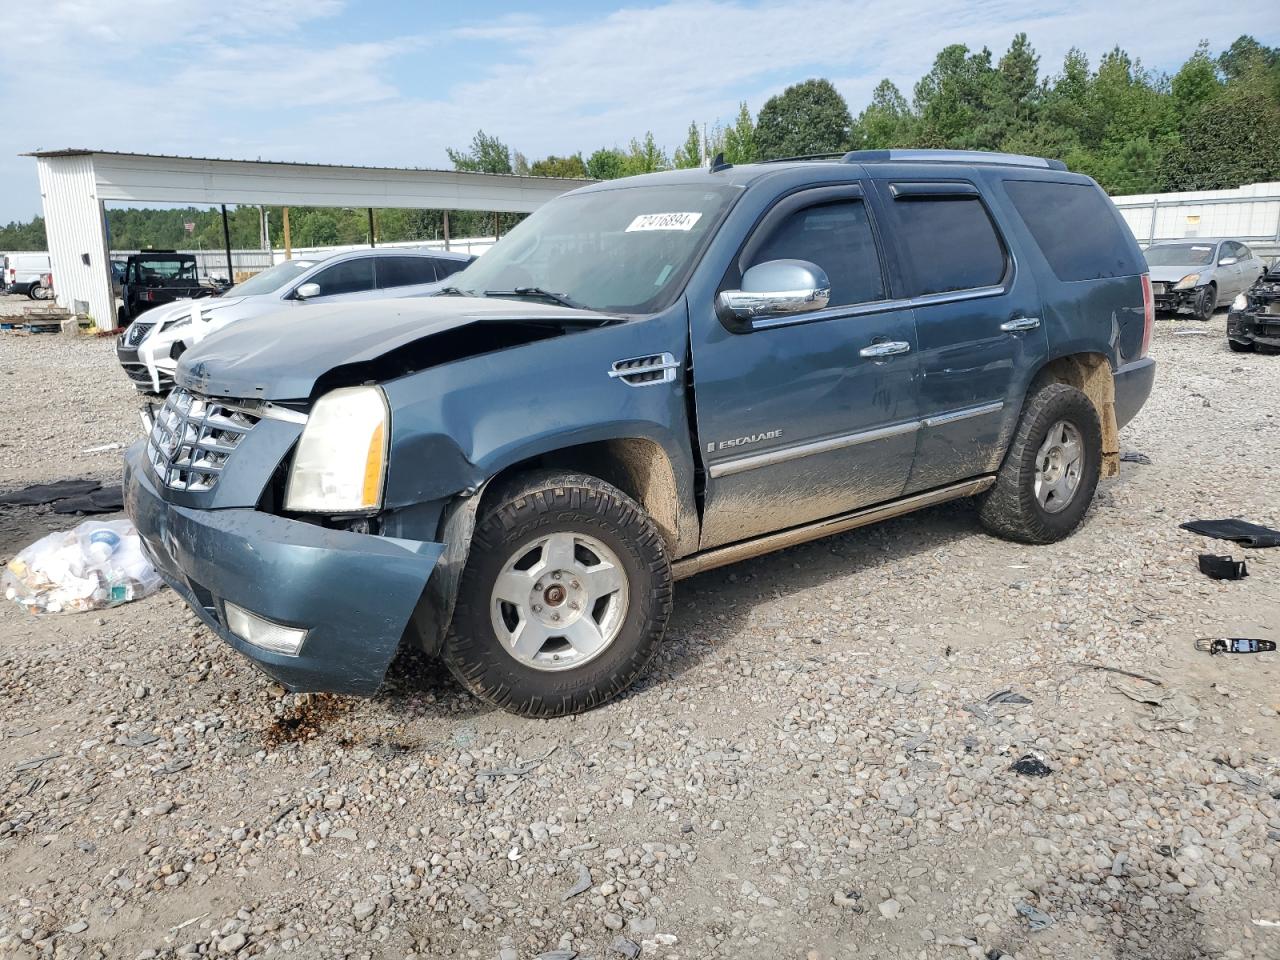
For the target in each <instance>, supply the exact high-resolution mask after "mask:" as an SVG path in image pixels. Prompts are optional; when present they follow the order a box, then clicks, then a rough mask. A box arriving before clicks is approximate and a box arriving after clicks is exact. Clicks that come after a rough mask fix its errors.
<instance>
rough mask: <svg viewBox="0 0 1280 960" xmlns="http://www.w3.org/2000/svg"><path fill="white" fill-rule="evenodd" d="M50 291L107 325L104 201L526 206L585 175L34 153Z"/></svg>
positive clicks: (110, 304) (111, 321)
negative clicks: (563, 176) (562, 176)
mask: <svg viewBox="0 0 1280 960" xmlns="http://www.w3.org/2000/svg"><path fill="white" fill-rule="evenodd" d="M24 156H30V157H34V158H35V160H36V167H37V169H38V172H39V176H40V195H41V197H42V198H43V202H44V219H45V230H46V231H47V234H48V239H49V256H50V259H51V261H52V269H53V277H54V289H55V290H56V292H57V298H58V303H59V304H60V305H61V306H63V307H66V308H67V309H69V310H76V309H77V306H78V307H79V308H80V309H84V308H85V305H87V310H88V313H89V314H90V316H92V317H93V318H94V320H95V322H96V323H97V325H98V328H99V329H102V330H110V329H114V328H115V326H116V310H115V296H114V294H113V293H112V288H111V272H110V265H109V263H108V260H109V256H108V250H107V233H106V221H105V217H106V211H105V206H104V205H105V204H106V203H108V202H113V203H114V202H123V203H158V204H184V205H186V204H191V205H193V206H218V205H224V204H246V205H247V204H252V205H257V204H263V205H270V206H317V207H356V208H404V209H425V210H483V211H492V212H495V213H529V212H531V211H533V210H536V209H537V208H538V207H540V206H542V204H544V203H546V202H547V201H548V200H551V199H552V198H554V197H557V196H559V195H560V194H562V193H564V192H565V191H567V190H572V189H573V188H574V187H579V186H582V185H583V184H586V183H590V182H591V181H589V180H568V179H560V178H555V177H528V176H516V175H510V174H491V173H462V172H458V171H453V170H420V169H414V168H398V167H348V166H337V165H330V164H318V163H280V162H274V161H261V160H219V159H212V158H207V157H171V156H163V155H156V154H142V153H115V152H111V151H106V150H75V149H67V150H40V151H36V152H34V153H29V154H24Z"/></svg>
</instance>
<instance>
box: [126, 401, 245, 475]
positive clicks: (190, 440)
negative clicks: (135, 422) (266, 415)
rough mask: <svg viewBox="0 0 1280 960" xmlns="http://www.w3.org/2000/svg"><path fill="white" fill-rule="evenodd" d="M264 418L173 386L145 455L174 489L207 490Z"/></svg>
mask: <svg viewBox="0 0 1280 960" xmlns="http://www.w3.org/2000/svg"><path fill="white" fill-rule="evenodd" d="M259 419H260V418H259V417H256V416H253V415H252V414H248V413H245V412H244V411H243V410H239V409H236V408H235V407H233V406H229V405H227V404H225V403H223V402H220V401H217V400H207V399H205V398H204V397H198V396H196V395H195V394H193V393H190V392H188V391H186V390H174V391H173V392H172V393H170V394H169V397H168V399H167V400H165V402H164V406H163V407H161V408H160V410H159V412H158V413H157V414H156V417H155V422H154V423H153V424H152V427H151V436H150V438H149V439H148V441H147V457H148V458H149V459H150V461H151V466H152V467H154V468H155V471H156V476H157V477H159V479H160V482H161V483H163V484H164V485H165V486H167V487H170V488H171V489H174V490H192V491H201V492H203V491H208V490H212V489H213V488H214V487H215V486H217V483H218V477H219V476H221V475H222V471H223V468H224V467H226V464H227V460H228V459H229V458H230V456H231V454H232V453H233V452H234V451H235V449H236V447H237V446H238V445H239V444H240V441H241V440H243V439H244V436H245V434H247V433H248V432H249V431H250V430H252V429H253V427H254V425H255V424H256V423H257V422H258V420H259Z"/></svg>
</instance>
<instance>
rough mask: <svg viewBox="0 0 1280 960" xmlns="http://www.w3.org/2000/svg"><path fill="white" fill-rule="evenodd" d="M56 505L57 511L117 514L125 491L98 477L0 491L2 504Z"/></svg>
mask: <svg viewBox="0 0 1280 960" xmlns="http://www.w3.org/2000/svg"><path fill="white" fill-rule="evenodd" d="M49 503H51V504H53V512H54V513H115V512H116V511H119V510H123V509H124V492H123V490H122V488H121V487H120V486H119V485H117V486H114V487H103V486H102V484H101V483H99V482H98V481H97V480H56V481H54V482H53V483H37V484H33V485H32V486H29V487H23V488H22V489H21V490H12V491H10V492H9V493H4V494H0V505H5V506H22V507H39V506H44V505H45V504H49Z"/></svg>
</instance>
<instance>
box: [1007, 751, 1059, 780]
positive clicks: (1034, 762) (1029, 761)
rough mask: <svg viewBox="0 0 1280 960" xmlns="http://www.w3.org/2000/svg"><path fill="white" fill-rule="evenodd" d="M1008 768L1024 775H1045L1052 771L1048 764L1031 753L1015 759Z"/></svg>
mask: <svg viewBox="0 0 1280 960" xmlns="http://www.w3.org/2000/svg"><path fill="white" fill-rule="evenodd" d="M1009 769H1010V770H1012V771H1013V772H1014V773H1019V774H1021V775H1022V776H1024V777H1047V776H1048V775H1049V774H1051V773H1053V769H1052V768H1051V767H1050V766H1049V765H1048V764H1046V763H1045V762H1044V761H1043V760H1041V759H1040V758H1039V757H1037V756H1035V755H1034V754H1031V753H1028V754H1027V755H1026V756H1025V757H1022V758H1020V759H1018V760H1015V761H1014V762H1013V765H1012V766H1011V767H1009Z"/></svg>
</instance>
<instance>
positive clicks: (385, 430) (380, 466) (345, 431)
mask: <svg viewBox="0 0 1280 960" xmlns="http://www.w3.org/2000/svg"><path fill="white" fill-rule="evenodd" d="M390 419H391V418H390V414H389V412H388V410H387V398H386V396H385V394H383V392H382V388H381V387H343V388H341V389H338V390H332V391H330V392H329V393H326V394H325V395H324V396H323V397H321V398H320V399H319V400H318V401H316V405H315V408H314V409H313V410H312V411H311V415H310V416H309V417H308V418H307V425H306V427H305V428H304V429H303V431H302V439H300V440H299V441H298V450H297V453H295V454H294V456H293V465H292V466H291V467H290V469H289V479H288V482H287V484H286V486H285V494H284V508H285V509H286V510H291V511H297V512H299V513H365V512H368V511H370V510H376V509H378V507H379V506H381V504H382V483H383V478H384V476H385V475H386V466H387V443H388V441H389V438H390V433H391V431H390Z"/></svg>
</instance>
